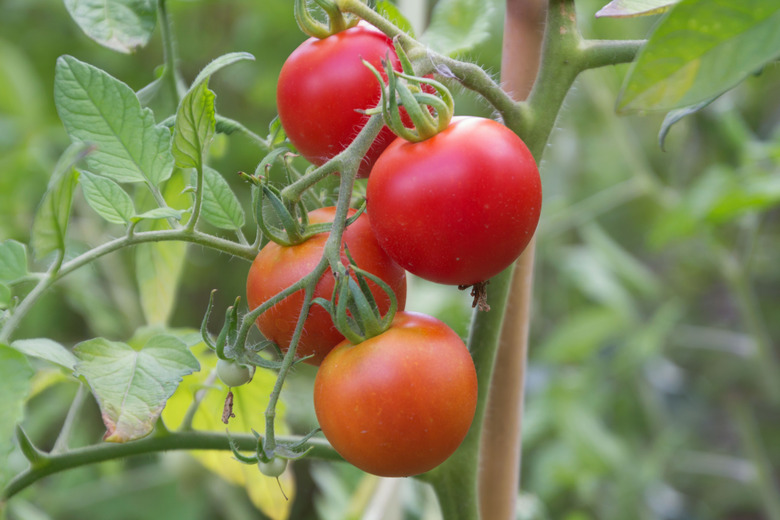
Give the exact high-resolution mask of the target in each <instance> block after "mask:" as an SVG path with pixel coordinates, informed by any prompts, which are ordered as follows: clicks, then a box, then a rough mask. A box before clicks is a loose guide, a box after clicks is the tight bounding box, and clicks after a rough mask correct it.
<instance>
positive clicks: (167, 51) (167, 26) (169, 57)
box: [157, 0, 183, 105]
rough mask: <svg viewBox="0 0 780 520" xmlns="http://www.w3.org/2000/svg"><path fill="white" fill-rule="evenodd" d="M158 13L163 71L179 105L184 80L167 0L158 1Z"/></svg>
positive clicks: (171, 92)
mask: <svg viewBox="0 0 780 520" xmlns="http://www.w3.org/2000/svg"><path fill="white" fill-rule="evenodd" d="M157 13H158V17H159V19H160V32H161V33H162V44H163V61H164V63H165V70H164V71H163V75H164V78H165V79H164V81H165V83H166V85H167V86H168V89H169V91H170V94H171V99H173V101H174V103H175V104H176V105H178V104H179V101H181V97H182V93H181V92H180V89H179V86H180V85H182V84H183V82H182V79H181V73H180V72H179V64H178V58H177V54H176V40H175V38H174V36H173V27H172V24H171V18H170V17H169V16H168V7H167V5H166V0H158V1H157Z"/></svg>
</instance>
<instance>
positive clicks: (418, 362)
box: [247, 24, 542, 477]
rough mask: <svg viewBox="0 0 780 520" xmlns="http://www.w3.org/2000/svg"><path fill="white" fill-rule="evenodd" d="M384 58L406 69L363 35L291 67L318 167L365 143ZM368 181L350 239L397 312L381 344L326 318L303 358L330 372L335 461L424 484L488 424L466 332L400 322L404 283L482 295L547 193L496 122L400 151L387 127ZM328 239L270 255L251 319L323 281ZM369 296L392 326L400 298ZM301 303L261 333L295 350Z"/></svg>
mask: <svg viewBox="0 0 780 520" xmlns="http://www.w3.org/2000/svg"><path fill="white" fill-rule="evenodd" d="M383 58H389V60H390V64H391V65H390V68H386V69H385V72H386V73H389V72H391V71H392V70H391V68H392V69H395V70H400V65H399V60H398V58H397V56H396V54H395V51H394V49H393V45H392V41H391V40H390V39H389V38H387V37H386V36H385V35H383V34H382V33H380V32H378V31H376V30H375V29H373V28H370V27H368V26H366V25H363V24H361V25H358V26H356V27H353V28H351V29H347V30H345V31H342V32H340V33H337V34H334V35H332V36H328V37H326V38H323V39H315V38H311V39H309V40H307V41H306V42H304V43H303V44H302V45H301V46H300V47H299V48H298V49H296V50H295V51H294V52H293V54H292V55H291V56H290V57H289V58H288V60H287V61H286V63H285V65H284V67H283V68H282V71H281V74H280V77H279V83H278V90H277V101H278V110H279V116H280V120H281V123H282V125H283V127H284V129H285V132H286V134H287V136H288V138H289V140H290V141H291V142H292V143H293V144H294V145H295V147H296V148H297V149H298V151H299V152H300V153H301V154H302V155H303V156H304V157H305V158H307V159H308V160H309V161H311V162H312V163H314V164H316V165H320V164H323V163H325V162H326V161H327V160H329V159H330V158H332V157H334V156H335V155H336V154H338V153H339V152H341V151H342V150H344V149H345V148H346V147H347V146H348V145H349V144H350V143H351V142H352V140H353V139H354V138H355V136H356V135H357V132H358V131H359V130H360V128H361V127H362V126H363V125H364V124H365V122H366V120H367V117H368V116H366V115H365V114H364V113H362V112H361V111H363V110H366V109H370V108H373V107H374V106H375V105H377V103H378V102H379V101H380V93H381V89H380V86H379V84H378V82H377V81H376V77H375V76H374V75H373V74H372V72H371V71H370V70H369V68H367V67H366V66H365V64H364V63H363V60H366V61H367V62H369V63H371V64H372V65H374V67H375V68H376V69H381V68H382V67H381V66H380V61H381V60H382V59H383ZM385 79H386V78H385ZM401 110H402V119H401V121H402V123H401V124H403V125H407V126H408V123H409V119H408V115H409V114H407V113H406V112H403V109H401ZM410 113H411V112H410ZM430 113H431V114H433V112H432V111H431V112H430ZM447 121H449V116H448V118H447ZM445 125H446V121H445V123H444V124H442V125H441V126H442V127H444V126H445ZM404 135H413V134H408V133H407V134H404ZM418 135H420V134H418ZM358 175H359V176H368V185H367V193H366V200H367V202H366V205H367V209H366V212H365V213H363V214H361V215H360V217H359V218H357V219H356V220H355V221H354V222H353V223H351V224H350V225H349V226H347V227H346V229H345V230H344V235H343V244H344V245H345V246H346V248H347V249H348V250H349V253H350V255H351V258H352V260H353V261H354V263H355V264H356V265H357V266H358V267H360V268H361V269H363V270H365V271H367V272H369V273H372V274H373V275H375V276H377V277H378V278H380V279H381V280H383V281H384V282H385V283H386V284H387V286H389V288H390V290H391V291H392V292H393V293H394V296H395V299H396V300H397V302H398V312H397V313H396V314H395V317H394V318H393V319H392V322H391V323H389V325H388V326H387V327H386V328H385V330H384V331H380V332H379V333H376V334H373V335H371V334H363V335H361V334H357V335H355V334H352V332H354V331H351V332H350V333H349V334H348V337H350V338H351V340H347V339H345V338H344V336H343V335H342V333H341V332H340V330H339V329H338V328H337V327H336V325H334V322H333V316H332V315H331V314H330V313H329V312H327V311H326V309H325V308H324V307H322V306H318V305H314V306H312V307H311V308H310V309H309V312H308V315H307V316H306V318H305V321H304V323H303V328H302V333H301V335H300V337H299V341H298V343H297V347H296V355H297V356H299V357H301V356H303V357H306V361H307V362H308V363H311V364H313V365H317V366H318V367H319V368H318V371H317V376H316V379H315V388H314V407H315V412H316V415H317V419H318V421H319V423H320V427H321V429H322V431H323V433H324V435H325V437H326V438H327V439H328V440H329V441H330V443H331V444H332V446H333V447H334V448H335V449H336V451H338V452H339V453H340V454H341V455H342V456H343V457H344V459H345V460H347V461H349V462H351V463H352V464H354V465H355V466H357V467H359V468H361V469H363V470H365V471H367V472H370V473H374V474H376V475H382V476H394V477H397V476H410V475H416V474H419V473H423V472H426V471H429V470H431V469H432V468H434V467H436V466H437V465H439V464H441V463H442V462H443V461H444V460H446V459H447V458H448V457H449V456H450V455H451V454H452V453H453V452H454V451H455V450H456V449H457V447H458V446H459V445H460V444H461V442H462V441H463V439H464V438H465V436H466V434H467V432H468V431H469V428H470V426H471V422H472V420H473V417H474V413H475V410H476V404H477V375H476V370H475V368H474V363H473V361H472V359H471V355H470V353H469V352H468V349H467V348H466V346H465V344H464V343H463V341H462V340H461V338H459V337H458V335H457V334H455V332H453V331H452V330H451V329H450V328H449V327H447V326H446V325H445V324H444V323H442V322H441V321H439V320H437V319H435V318H432V317H429V316H424V315H421V314H415V313H410V312H404V311H403V308H404V302H405V299H406V278H405V272H406V271H409V272H411V273H413V274H415V275H417V276H420V277H422V278H425V279H428V280H431V281H434V282H438V283H443V284H452V285H460V286H471V285H480V284H483V283H484V282H486V281H487V280H488V279H490V278H491V277H493V276H494V275H496V274H498V273H499V272H501V271H502V270H504V269H506V268H507V267H508V266H510V265H511V264H512V262H514V261H515V259H516V258H517V257H518V256H519V255H520V254H521V253H522V251H523V250H524V249H525V247H526V246H527V245H528V243H529V241H530V239H531V237H532V236H533V233H534V231H535V228H536V225H537V222H538V219H539V213H540V209H541V202H542V201H541V181H540V178H539V172H538V169H537V166H536V163H535V161H534V158H533V157H532V155H531V153H530V152H529V151H528V148H527V147H526V146H525V144H524V143H523V141H522V140H521V139H520V138H519V137H518V136H517V135H515V134H514V133H513V132H512V131H510V130H509V129H508V128H507V127H505V126H503V125H501V124H500V123H498V122H495V121H492V120H488V119H484V118H477V117H460V118H455V119H453V120H452V121H451V122H450V124H449V125H448V126H446V128H444V129H443V130H442V131H440V132H439V133H437V134H436V135H434V136H433V137H428V138H427V139H423V140H421V141H419V142H410V141H407V140H405V139H402V138H400V137H399V138H396V137H395V135H394V134H393V133H392V132H391V131H390V130H389V129H388V128H387V127H384V128H383V129H382V131H381V132H380V133H379V135H378V137H377V139H376V141H375V142H374V144H373V145H372V146H371V148H370V150H369V151H368V153H367V154H366V155H365V157H364V158H363V160H362V162H361V165H360V168H359V169H358ZM334 215H335V208H323V209H319V210H315V211H313V212H311V213H310V214H309V215H308V220H309V221H310V222H311V223H320V222H331V221H332V220H333V218H334ZM327 237H328V234H327V233H320V234H317V235H315V236H313V237H311V238H309V239H307V240H304V241H303V242H300V243H298V244H295V245H279V244H276V243H274V242H270V243H269V244H267V245H266V246H265V247H264V248H263V249H262V250H261V251H260V252H259V254H258V255H257V257H256V259H255V261H254V262H253V264H252V267H251V269H250V271H249V276H248V280H247V299H248V301H249V305H250V308H256V307H257V306H259V305H261V304H262V303H264V302H266V301H268V300H269V299H270V298H272V297H274V296H275V295H277V294H278V293H279V292H280V291H282V290H284V289H285V288H287V287H290V286H291V285H293V284H294V283H296V282H298V281H299V280H300V279H302V278H303V277H305V276H306V275H308V274H309V273H311V272H312V271H313V270H314V269H315V266H317V265H318V264H319V263H320V261H321V259H322V256H323V249H324V246H325V243H326V240H327ZM342 257H343V258H342V261H343V262H344V263H345V264H346V263H347V258H346V255H344V254H342ZM334 284H335V280H334V277H333V275H332V273H331V272H330V271H329V270H327V271H326V272H325V274H323V275H322V277H321V278H320V280H319V282H318V283H317V286H316V290H315V293H314V297H315V298H324V299H330V298H331V296H332V294H333V293H334V290H333V289H334ZM368 286H369V288H370V291H371V293H372V296H373V297H372V298H369V300H370V299H373V300H374V301H375V302H376V304H377V307H378V309H376V310H375V312H378V313H379V315H380V316H383V315H385V313H387V312H388V309H389V308H390V307H391V305H390V301H391V300H390V295H389V294H387V293H386V292H385V291H384V290H382V289H381V288H380V287H379V285H377V284H376V283H373V282H372V281H368ZM344 294H346V293H344ZM348 297H350V298H351V297H353V296H352V295H349V296H344V295H343V294H342V295H341V296H339V298H348ZM303 303H304V294H303V292H302V291H298V292H294V293H292V294H290V295H288V296H287V297H286V298H284V299H283V300H281V301H279V302H277V303H276V304H275V305H273V306H271V307H270V308H269V309H267V310H266V311H265V312H264V313H262V314H261V315H260V316H259V317H258V319H257V326H258V328H259V329H260V331H261V332H262V333H263V334H264V335H265V337H266V338H268V339H270V340H271V341H273V342H275V343H276V344H278V345H279V346H280V348H281V349H282V350H283V351H287V350H288V349H289V347H290V344H291V341H292V340H293V335H294V331H295V330H296V324H297V323H298V321H299V317H300V312H301V308H302V305H303ZM335 303H336V302H334V304H335ZM356 309H357V307H356ZM331 310H332V309H331ZM361 312H362V311H361ZM350 319H352V320H355V319H358V320H359V319H360V316H353V315H350ZM337 321H338V322H339V324H340V326H343V322H342V321H340V320H337ZM342 330H343V329H342ZM364 336H367V337H364ZM355 338H359V341H358V340H356V339H355Z"/></svg>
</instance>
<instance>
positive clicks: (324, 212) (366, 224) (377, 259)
mask: <svg viewBox="0 0 780 520" xmlns="http://www.w3.org/2000/svg"><path fill="white" fill-rule="evenodd" d="M335 213H336V208H332V207H331V208H321V209H317V210H314V211H312V212H310V213H309V221H310V222H311V223H313V224H315V223H320V222H332V221H333V217H334V216H335ZM353 213H354V210H351V213H350V214H353ZM327 238H328V234H327V233H320V234H318V235H315V236H313V237H312V238H310V239H308V240H306V241H305V242H302V243H300V244H297V245H294V246H289V247H285V246H280V245H279V244H276V243H274V242H269V243H268V244H266V246H265V247H263V249H261V250H260V252H259V253H258V254H257V257H256V258H255V261H254V262H253V263H252V267H251V268H250V269H249V275H248V277H247V282H246V295H247V300H248V303H249V308H250V309H254V308H256V307H258V306H259V305H260V304H262V303H263V302H265V301H267V300H269V299H270V298H271V297H273V296H275V295H276V294H278V293H279V292H280V291H282V290H283V289H285V288H287V287H289V286H290V285H292V284H293V283H295V282H297V281H298V280H300V279H301V278H303V277H304V276H306V275H307V274H309V273H310V272H311V271H312V270H313V269H314V268H315V267H316V265H317V264H318V263H319V261H320V258H322V252H323V249H324V247H325V241H326V240H327ZM342 243H344V244H346V245H347V247H348V248H349V252H350V254H351V255H352V258H353V259H354V260H355V263H356V264H357V265H358V267H361V268H362V269H365V270H366V271H368V272H370V273H372V274H374V275H376V276H378V277H379V278H381V279H382V280H384V281H385V282H386V283H387V284H388V285H390V287H391V288H392V289H393V292H394V293H395V296H396V299H397V300H398V308H399V309H403V308H404V304H405V302H406V273H405V272H404V270H403V269H401V268H400V267H399V266H398V265H397V264H396V263H395V262H393V261H392V260H391V259H390V258H389V257H388V256H387V254H385V252H384V251H382V248H381V247H379V244H377V242H376V239H375V238H374V235H373V233H372V232H371V224H370V221H369V218H368V215H366V214H365V213H364V214H362V215H361V216H360V217H358V219H357V220H356V221H355V222H353V223H352V224H351V225H350V226H349V227H347V229H345V230H344V237H343V242H342ZM342 259H343V260H344V262H345V263H346V261H347V257H346V254H344V253H343V252H342ZM368 283H369V286H370V287H371V292H372V294H373V295H374V298H375V299H376V301H377V304H378V305H379V309H380V311H381V312H382V313H385V312H387V310H388V309H389V307H390V298H389V297H388V296H387V294H385V293H384V291H382V290H381V289H380V288H379V287H378V286H376V284H374V282H372V281H370V280H368ZM334 284H335V282H334V280H333V274H332V272H331V271H330V270H327V271H326V272H325V273H324V274H323V275H322V277H321V278H320V280H319V282H318V283H317V287H316V290H315V292H314V297H315V298H318V297H322V298H325V299H328V300H329V299H330V298H331V296H332V293H333V286H334ZM302 305H303V291H302V290H301V291H298V292H296V293H293V294H291V295H290V296H288V297H287V298H285V299H284V300H282V301H281V302H279V303H277V304H276V305H274V306H273V307H271V308H270V309H268V310H267V311H266V312H264V313H263V314H261V315H260V317H259V318H258V319H257V327H258V328H259V329H260V332H262V333H263V335H264V336H265V337H266V338H268V339H269V340H271V341H273V342H274V343H276V344H277V345H279V347H280V348H281V349H282V350H284V351H286V350H287V348H289V346H290V341H291V340H292V336H293V333H294V331H295V325H296V323H297V321H298V317H299V316H300V313H301V306H302ZM343 339H344V336H342V335H341V333H340V332H339V331H338V330H337V329H336V327H335V326H334V325H333V321H332V320H331V318H330V315H329V314H328V312H327V311H326V310H325V309H323V308H322V307H321V306H319V305H314V306H312V308H311V310H310V311H309V316H308V317H307V318H306V321H305V322H304V325H303V334H302V335H301V339H300V342H299V343H298V348H297V351H296V354H297V355H298V356H308V355H310V354H313V355H314V357H313V358H310V359H308V360H307V362H308V363H310V364H312V365H319V364H320V362H321V361H322V359H323V358H324V357H325V355H326V354H327V353H328V352H329V351H330V350H331V349H332V348H333V347H334V346H335V345H336V344H338V343H339V342H340V341H342V340H343Z"/></svg>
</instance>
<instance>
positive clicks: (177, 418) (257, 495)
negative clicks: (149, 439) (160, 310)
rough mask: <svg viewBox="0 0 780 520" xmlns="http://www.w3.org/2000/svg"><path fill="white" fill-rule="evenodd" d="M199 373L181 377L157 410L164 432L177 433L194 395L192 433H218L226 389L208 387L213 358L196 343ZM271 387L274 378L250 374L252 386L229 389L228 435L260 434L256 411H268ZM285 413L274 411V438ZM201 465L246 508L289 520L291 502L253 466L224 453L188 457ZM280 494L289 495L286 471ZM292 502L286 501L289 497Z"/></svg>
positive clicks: (269, 374)
mask: <svg viewBox="0 0 780 520" xmlns="http://www.w3.org/2000/svg"><path fill="white" fill-rule="evenodd" d="M193 352H194V354H195V355H196V357H197V358H198V361H199V362H200V365H201V370H200V371H199V372H196V373H194V374H191V375H189V376H186V377H185V378H184V380H183V381H182V383H181V385H179V388H178V390H176V392H175V393H174V394H173V396H172V397H171V398H170V399H169V400H168V405H167V406H166V407H165V410H163V414H162V418H163V420H164V421H165V424H167V425H168V426H169V427H170V428H179V427H180V426H181V424H182V421H183V420H184V417H185V416H186V414H187V411H188V409H189V407H190V404H191V403H192V401H193V399H194V398H195V395H196V393H197V392H203V393H202V394H200V395H199V398H200V399H201V402H200V406H198V409H197V411H196V412H195V416H194V417H193V420H192V427H193V429H195V430H198V431H201V430H204V431H215V432H224V431H225V424H224V423H223V422H222V421H221V417H222V411H223V408H224V405H225V396H226V395H227V391H228V388H227V387H226V386H225V385H223V384H222V383H221V382H220V381H219V380H216V381H213V382H212V381H210V380H209V379H208V378H209V375H210V373H211V372H212V371H213V369H214V367H215V366H216V363H217V356H215V355H214V352H213V351H212V350H211V349H209V348H208V347H206V346H205V345H204V344H203V343H202V342H201V343H200V344H198V345H197V346H195V347H193ZM275 382H276V374H275V373H274V372H271V371H269V370H256V371H255V375H254V377H253V378H252V381H251V382H250V383H248V384H246V385H243V386H240V387H237V388H234V389H233V413H235V415H236V416H235V417H233V418H231V419H230V426H229V429H230V432H231V433H251V431H252V429H255V430H258V432H259V433H261V434H262V433H263V432H264V431H265V430H264V425H265V422H264V421H263V420H262V410H265V407H266V406H267V405H268V395H269V394H270V393H271V391H272V390H273V387H274V383H275ZM285 416H286V407H285V404H284V402H283V401H281V402H279V403H278V406H277V409H276V422H275V425H276V426H275V432H276V433H277V434H284V433H285V432H286V431H287V426H286V424H285ZM192 455H193V457H195V458H196V459H197V460H198V461H199V462H200V463H201V464H203V465H204V466H205V467H207V468H208V469H209V470H210V471H213V472H214V473H216V474H218V475H220V476H221V477H222V478H224V479H225V480H227V481H228V482H232V483H234V484H236V485H239V486H244V487H245V488H246V490H247V493H248V494H249V497H250V499H251V500H252V502H253V503H254V504H255V505H256V506H257V507H258V508H259V509H261V510H262V511H263V513H265V515H267V516H268V517H269V518H274V519H277V518H278V519H283V518H288V517H289V512H290V506H291V502H292V500H286V499H285V498H284V496H283V495H282V494H281V493H279V485H278V484H277V482H276V479H273V478H270V477H266V476H264V475H262V474H261V473H260V472H259V471H258V470H257V466H254V465H252V466H248V465H245V464H241V463H239V462H238V461H237V460H235V459H234V458H233V456H232V454H231V453H230V452H229V451H217V450H198V451H193V452H192ZM280 480H281V483H282V486H283V487H284V490H285V493H286V494H290V493H293V494H294V492H295V480H294V479H293V478H292V474H291V472H290V471H286V472H285V473H284V474H282V476H281V477H280ZM291 498H292V497H291Z"/></svg>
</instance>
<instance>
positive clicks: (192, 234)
mask: <svg viewBox="0 0 780 520" xmlns="http://www.w3.org/2000/svg"><path fill="white" fill-rule="evenodd" d="M164 241H180V242H191V243H193V244H197V245H200V246H204V247H208V248H211V249H215V250H217V251H221V252H223V253H228V254H231V255H233V256H236V257H239V258H243V259H245V260H249V261H252V260H254V258H255V255H256V253H257V251H256V250H255V249H254V248H253V247H251V246H243V245H241V244H237V243H235V242H231V241H230V240H225V239H223V238H220V237H216V236H212V235H208V234H206V233H201V232H199V231H189V230H186V229H183V228H180V229H166V230H159V231H143V232H140V233H136V232H132V233H130V234H128V235H125V236H123V237H119V238H116V239H114V240H111V241H109V242H105V243H103V244H101V245H99V246H97V247H95V248H94V249H90V250H89V251H87V252H85V253H83V254H81V255H79V256H77V257H76V258H73V259H72V260H69V261H67V262H64V263H62V264H61V265H60V263H59V261H56V262H54V264H53V266H52V269H50V270H49V272H47V273H46V274H45V275H44V276H42V277H40V279H39V280H38V283H37V284H36V285H35V287H33V289H32V290H31V291H30V292H29V293H28V294H27V295H26V296H25V297H24V298H23V299H22V301H21V302H20V303H19V306H18V307H16V308H15V309H14V310H13V312H12V313H11V315H10V317H9V318H8V319H7V320H6V322H5V323H4V324H3V327H2V329H0V342H8V341H9V340H10V338H11V336H12V334H13V332H14V330H15V329H16V328H17V327H18V326H19V324H20V322H21V320H22V319H23V318H24V316H25V315H26V314H27V312H28V311H29V310H30V308H32V306H33V305H34V304H35V302H36V301H37V300H38V298H40V296H41V295H42V294H43V292H44V291H45V290H46V289H48V288H49V286H51V285H53V284H54V283H55V282H57V281H59V280H60V279H61V278H63V277H65V276H66V275H68V274H70V273H71V272H73V271H75V270H76V269H78V268H80V267H83V266H84V265H87V264H89V263H91V262H94V261H95V260H97V259H98V258H100V257H101V256H103V255H106V254H108V253H113V252H114V251H118V250H120V249H122V248H125V247H128V246H133V245H137V244H142V243H146V242H164ZM57 254H58V255H59V254H61V253H57ZM56 266H59V269H57V270H53V269H54V268H55V267H56Z"/></svg>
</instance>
